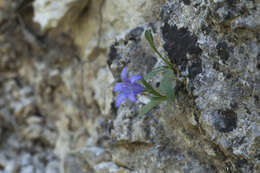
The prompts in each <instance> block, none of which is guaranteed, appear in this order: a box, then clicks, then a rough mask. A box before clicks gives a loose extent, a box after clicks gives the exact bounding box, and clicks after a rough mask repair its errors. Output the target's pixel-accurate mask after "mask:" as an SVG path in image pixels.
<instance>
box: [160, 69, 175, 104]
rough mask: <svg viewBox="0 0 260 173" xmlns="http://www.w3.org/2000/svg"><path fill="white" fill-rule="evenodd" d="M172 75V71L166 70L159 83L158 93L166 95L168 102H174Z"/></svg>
mask: <svg viewBox="0 0 260 173" xmlns="http://www.w3.org/2000/svg"><path fill="white" fill-rule="evenodd" d="M173 84H174V73H173V71H172V69H168V70H167V71H166V72H165V73H164V75H163V78H162V80H161V81H160V87H159V89H160V91H161V92H162V93H163V94H165V95H166V97H167V98H168V99H169V100H170V101H174V85H173Z"/></svg>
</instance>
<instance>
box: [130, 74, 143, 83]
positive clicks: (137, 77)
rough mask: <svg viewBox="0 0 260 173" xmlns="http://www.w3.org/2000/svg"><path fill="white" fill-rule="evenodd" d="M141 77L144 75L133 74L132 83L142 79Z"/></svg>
mask: <svg viewBox="0 0 260 173" xmlns="http://www.w3.org/2000/svg"><path fill="white" fill-rule="evenodd" d="M141 78H142V76H140V75H138V74H135V75H133V76H131V77H130V82H131V83H134V82H136V81H138V80H139V79H141Z"/></svg>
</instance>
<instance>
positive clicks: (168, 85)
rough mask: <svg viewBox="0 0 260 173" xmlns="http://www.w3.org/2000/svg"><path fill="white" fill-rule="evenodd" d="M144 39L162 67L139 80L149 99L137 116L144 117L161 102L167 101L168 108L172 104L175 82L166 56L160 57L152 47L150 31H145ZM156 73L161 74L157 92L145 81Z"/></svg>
mask: <svg viewBox="0 0 260 173" xmlns="http://www.w3.org/2000/svg"><path fill="white" fill-rule="evenodd" d="M145 38H146V40H147V41H148V42H149V44H150V46H151V48H152V49H153V50H154V51H155V52H156V54H157V55H158V56H159V57H160V58H161V59H162V60H163V62H164V65H162V66H160V67H158V68H155V69H154V70H152V71H151V72H150V73H148V74H147V75H145V76H144V77H143V78H141V79H140V82H141V83H142V84H143V85H144V86H145V88H144V92H147V93H148V94H149V95H150V96H151V97H150V99H151V101H150V102H149V103H148V104H146V105H144V106H143V107H142V108H141V110H140V112H139V115H144V114H146V113H147V112H149V111H150V110H151V109H152V108H154V107H155V106H157V105H159V104H160V103H161V102H162V101H167V103H168V105H169V107H170V104H171V103H173V102H174V95H175V94H174V88H175V80H174V74H176V73H177V71H176V68H175V66H174V64H172V63H171V62H170V60H169V58H168V56H167V55H166V56H162V54H161V53H160V52H159V51H158V50H157V48H156V47H155V45H154V41H153V35H152V32H151V30H146V31H145ZM157 73H162V79H161V80H160V86H159V90H157V89H155V88H153V87H152V85H150V84H149V83H148V82H147V80H148V79H150V78H151V77H153V76H154V75H156V74H157Z"/></svg>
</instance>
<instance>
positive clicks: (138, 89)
mask: <svg viewBox="0 0 260 173" xmlns="http://www.w3.org/2000/svg"><path fill="white" fill-rule="evenodd" d="M132 88H133V92H134V94H138V93H140V92H142V91H143V90H144V87H143V86H142V85H140V84H138V83H134V84H133V85H132Z"/></svg>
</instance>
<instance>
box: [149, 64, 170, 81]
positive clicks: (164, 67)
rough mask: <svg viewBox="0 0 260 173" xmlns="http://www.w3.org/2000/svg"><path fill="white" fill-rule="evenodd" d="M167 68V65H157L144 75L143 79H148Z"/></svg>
mask: <svg viewBox="0 0 260 173" xmlns="http://www.w3.org/2000/svg"><path fill="white" fill-rule="evenodd" d="M167 68H169V67H168V66H161V67H157V68H155V69H153V70H152V71H151V72H150V73H148V74H146V75H144V79H145V80H148V79H150V78H152V77H153V76H154V75H156V74H157V73H159V72H163V71H165V70H166V69H167Z"/></svg>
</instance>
